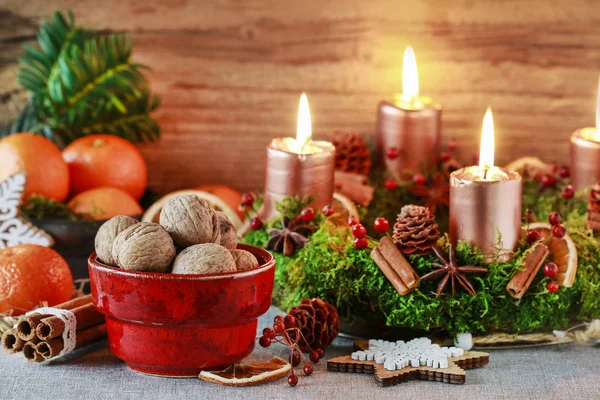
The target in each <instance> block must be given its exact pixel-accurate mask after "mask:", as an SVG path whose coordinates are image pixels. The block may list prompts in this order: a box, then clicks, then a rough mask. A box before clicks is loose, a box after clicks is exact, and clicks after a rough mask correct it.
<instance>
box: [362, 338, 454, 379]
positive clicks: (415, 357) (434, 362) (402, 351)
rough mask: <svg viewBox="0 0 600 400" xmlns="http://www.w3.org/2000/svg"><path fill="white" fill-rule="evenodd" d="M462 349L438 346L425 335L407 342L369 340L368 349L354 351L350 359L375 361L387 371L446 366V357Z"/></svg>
mask: <svg viewBox="0 0 600 400" xmlns="http://www.w3.org/2000/svg"><path fill="white" fill-rule="evenodd" d="M463 354H464V350H463V349H460V348H458V347H440V346H439V345H437V344H432V343H431V340H429V339H428V338H426V337H422V338H418V339H413V340H411V341H408V342H404V341H403V340H398V341H397V342H387V341H385V340H375V339H371V340H369V350H364V351H355V352H354V353H352V359H353V360H356V361H375V362H376V363H377V364H383V367H384V368H385V369H386V370H388V371H395V370H399V369H402V368H405V367H408V366H411V367H413V368H417V367H419V366H427V367H432V368H448V357H459V356H462V355H463Z"/></svg>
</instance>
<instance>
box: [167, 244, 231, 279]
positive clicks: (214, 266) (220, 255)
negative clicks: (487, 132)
mask: <svg viewBox="0 0 600 400" xmlns="http://www.w3.org/2000/svg"><path fill="white" fill-rule="evenodd" d="M235 270H236V267H235V261H234V260H233V256H232V255H231V253H230V252H229V250H227V249H226V248H225V247H223V246H221V245H219V244H215V243H205V244H197V245H194V246H190V247H188V248H186V249H184V250H183V251H182V252H181V253H179V255H178V256H177V258H176V259H175V262H174V263H173V273H174V274H218V273H221V272H233V271H235Z"/></svg>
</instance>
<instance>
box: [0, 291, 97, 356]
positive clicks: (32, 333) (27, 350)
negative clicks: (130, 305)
mask: <svg viewBox="0 0 600 400" xmlns="http://www.w3.org/2000/svg"><path fill="white" fill-rule="evenodd" d="M55 308H60V309H63V310H70V311H71V312H72V313H73V315H74V316H75V318H76V320H77V329H76V336H75V342H76V343H75V349H78V348H81V347H84V346H86V345H88V344H91V343H93V342H96V341H99V340H102V339H104V338H106V324H105V322H104V316H103V315H102V314H100V313H99V312H98V311H97V310H96V309H95V307H94V305H93V304H92V296H91V295H87V296H81V297H77V298H74V299H72V300H69V301H67V302H65V303H63V304H59V305H57V306H56V307H55ZM66 328H67V327H66V326H65V322H64V321H63V320H62V319H61V318H60V317H57V316H55V315H48V314H46V315H44V314H31V315H28V316H22V317H21V318H19V320H18V321H17V324H16V325H15V327H14V328H12V329H9V330H8V331H6V332H4V334H3V335H2V347H3V348H4V350H5V351H6V352H8V353H18V352H21V351H22V352H23V355H24V356H25V358H26V359H27V361H31V362H42V361H45V360H49V359H51V358H54V357H56V356H58V355H59V354H60V353H61V351H62V350H63V349H64V347H65V341H64V339H63V333H64V332H65V329H66Z"/></svg>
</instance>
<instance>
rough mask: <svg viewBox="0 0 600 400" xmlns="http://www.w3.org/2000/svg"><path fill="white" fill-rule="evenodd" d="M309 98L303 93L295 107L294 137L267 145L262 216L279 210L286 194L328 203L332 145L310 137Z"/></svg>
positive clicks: (266, 216) (321, 205)
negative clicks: (276, 206)
mask: <svg viewBox="0 0 600 400" xmlns="http://www.w3.org/2000/svg"><path fill="white" fill-rule="evenodd" d="M311 136H312V129H311V122H310V112H309V109H308V100H307V99H306V95H305V94H304V93H303V94H302V96H301V97H300V107H299V111H298V130H297V136H296V139H294V138H277V139H273V141H272V142H271V143H270V144H269V146H267V172H266V182H265V203H264V208H263V212H262V217H263V218H264V219H265V220H268V219H270V218H273V217H275V216H276V215H277V214H278V213H277V210H276V209H275V205H276V204H277V203H278V202H280V201H281V200H283V199H284V198H286V197H292V196H300V197H303V196H312V197H313V203H312V206H313V207H315V208H321V207H323V206H325V205H328V204H331V201H332V198H333V177H334V172H335V147H334V146H333V145H332V144H331V143H329V142H317V141H312V140H311Z"/></svg>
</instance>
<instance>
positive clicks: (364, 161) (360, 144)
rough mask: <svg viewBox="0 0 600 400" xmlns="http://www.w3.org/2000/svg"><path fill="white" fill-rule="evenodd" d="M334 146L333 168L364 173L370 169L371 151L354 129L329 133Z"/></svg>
mask: <svg viewBox="0 0 600 400" xmlns="http://www.w3.org/2000/svg"><path fill="white" fill-rule="evenodd" d="M331 142H332V143H333V145H334V146H335V169H336V170H338V171H344V172H352V173H355V174H361V175H365V174H368V173H369V170H370V169H371V152H370V151H369V148H368V147H367V145H366V144H365V141H364V140H363V138H362V137H361V136H359V135H358V133H356V132H354V131H345V130H341V131H335V132H333V133H332V134H331Z"/></svg>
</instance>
